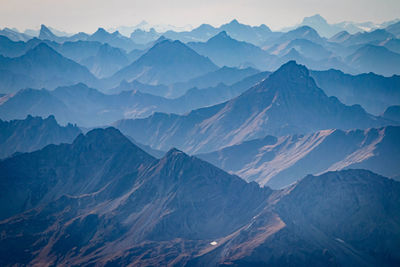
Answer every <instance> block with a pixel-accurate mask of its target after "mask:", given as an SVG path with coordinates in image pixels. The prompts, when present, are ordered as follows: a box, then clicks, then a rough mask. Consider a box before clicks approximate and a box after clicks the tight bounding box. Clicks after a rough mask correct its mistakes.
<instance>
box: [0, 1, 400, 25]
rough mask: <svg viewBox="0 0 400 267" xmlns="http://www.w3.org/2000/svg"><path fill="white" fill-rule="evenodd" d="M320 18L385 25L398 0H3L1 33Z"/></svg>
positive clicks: (398, 9)
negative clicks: (11, 29) (41, 27)
mask: <svg viewBox="0 0 400 267" xmlns="http://www.w3.org/2000/svg"><path fill="white" fill-rule="evenodd" d="M317 13H319V14H321V15H322V16H323V17H325V18H326V19H327V20H328V22H330V23H334V22H340V21H344V20H347V21H349V20H351V21H356V22H364V21H373V22H383V21H387V20H392V19H395V18H398V17H400V0H197V1H192V0H169V1H168V0H140V1H139V0H0V28H4V27H16V28H17V29H19V30H24V29H26V28H38V27H39V25H40V24H45V25H48V26H51V27H54V28H57V29H59V30H64V31H68V32H78V31H85V32H93V31H95V30H96V29H97V28H98V27H104V28H111V27H116V26H133V25H136V24H137V23H139V22H141V21H142V20H146V21H147V22H149V23H151V24H172V25H176V26H184V25H187V24H190V25H192V26H198V25H199V24H201V23H209V24H212V25H214V26H219V25H220V24H223V23H227V22H229V21H231V20H232V19H234V18H236V19H238V20H239V22H241V23H246V24H251V25H259V24H262V23H264V24H266V25H267V26H269V27H271V28H272V29H279V28H282V27H286V26H292V25H294V24H296V23H299V22H300V21H301V20H302V18H303V17H305V16H311V15H314V14H317Z"/></svg>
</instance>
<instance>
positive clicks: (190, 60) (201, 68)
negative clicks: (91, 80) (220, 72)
mask: <svg viewBox="0 0 400 267" xmlns="http://www.w3.org/2000/svg"><path fill="white" fill-rule="evenodd" d="M217 68H218V67H217V66H216V65H215V64H214V63H213V62H212V61H211V60H210V59H208V58H206V57H204V56H201V55H199V54H198V53H196V52H195V51H193V50H192V49H191V48H189V47H188V46H186V45H185V44H183V43H182V42H180V41H170V40H164V41H162V42H159V43H156V44H155V45H154V46H153V47H152V48H151V49H149V50H148V51H147V52H146V53H145V54H144V55H142V56H141V57H140V58H139V59H138V60H136V61H135V62H133V63H132V64H130V65H129V66H127V67H125V68H123V69H121V70H120V71H118V72H117V73H115V74H114V75H113V76H112V77H111V78H110V79H109V81H110V83H113V84H115V85H116V84H118V83H119V82H121V81H122V80H126V81H132V80H138V81H139V82H143V83H148V84H167V85H168V84H172V83H176V82H183V81H187V80H189V79H191V78H194V77H196V76H199V75H202V74H205V73H207V72H210V71H214V70H216V69H217Z"/></svg>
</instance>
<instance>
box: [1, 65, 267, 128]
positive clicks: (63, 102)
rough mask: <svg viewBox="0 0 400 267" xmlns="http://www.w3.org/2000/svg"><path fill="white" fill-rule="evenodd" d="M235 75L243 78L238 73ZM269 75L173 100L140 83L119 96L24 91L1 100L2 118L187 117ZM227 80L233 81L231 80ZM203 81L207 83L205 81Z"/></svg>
mask: <svg viewBox="0 0 400 267" xmlns="http://www.w3.org/2000/svg"><path fill="white" fill-rule="evenodd" d="M228 72H230V71H228ZM233 73H236V74H237V76H238V77H239V76H240V74H239V73H237V72H234V71H233ZM240 73H241V72H240ZM245 73H248V72H247V71H245ZM250 73H251V70H250ZM213 74H215V73H211V74H210V79H209V81H208V82H210V83H212V81H213V78H216V79H217V78H218V77H217V76H218V75H217V76H214V75H213ZM221 74H222V75H221V76H220V78H221V79H224V75H223V74H224V72H222V73H221ZM242 74H244V73H242ZM268 75H269V73H267V72H261V73H257V74H255V75H250V76H249V77H246V78H244V79H243V80H241V81H239V82H237V83H234V84H232V85H225V84H223V83H219V84H218V85H216V86H213V87H207V88H202V89H197V88H192V89H190V90H188V91H187V92H186V93H185V94H183V95H182V96H180V97H177V98H172V99H171V98H164V97H160V96H156V95H153V94H149V93H146V91H148V92H151V93H153V91H156V92H155V93H157V92H158V93H160V94H161V93H163V92H166V91H167V90H169V88H167V87H165V86H148V85H143V84H140V83H138V82H132V83H130V84H126V85H123V84H122V85H120V86H119V88H116V89H115V90H116V91H117V89H119V90H118V91H117V92H118V93H114V94H104V93H102V92H100V91H98V90H96V89H94V88H90V87H88V86H86V85H85V84H82V83H80V84H77V85H73V86H66V87H58V88H56V89H55V90H53V91H49V90H45V89H42V90H35V89H23V90H20V91H18V92H17V93H16V94H10V95H5V96H2V97H1V98H0V118H2V119H7V120H12V119H23V118H25V117H26V116H27V115H30V114H31V115H35V116H42V117H47V116H49V115H54V116H55V117H56V118H57V120H58V121H59V122H61V123H63V124H66V123H68V122H72V123H77V124H78V125H80V126H85V127H94V126H98V125H107V124H110V123H113V122H115V121H117V120H119V119H121V118H141V117H146V116H149V115H151V114H152V113H154V112H169V113H176V114H184V113H186V112H189V111H191V110H193V109H197V108H201V107H205V106H211V105H215V104H218V103H222V102H224V101H227V100H229V99H231V98H233V97H236V96H238V95H240V94H241V93H242V92H244V91H246V90H247V89H248V88H250V87H252V86H253V85H255V84H257V83H258V82H260V81H262V80H263V79H265V78H266V77H268ZM228 76H229V75H228ZM238 77H237V78H238ZM225 79H226V81H229V80H232V79H229V77H225ZM203 81H204V82H205V83H207V81H206V80H203ZM195 82H196V80H193V83H195ZM182 86H183V85H182ZM186 90H187V89H186ZM143 91H144V92H143Z"/></svg>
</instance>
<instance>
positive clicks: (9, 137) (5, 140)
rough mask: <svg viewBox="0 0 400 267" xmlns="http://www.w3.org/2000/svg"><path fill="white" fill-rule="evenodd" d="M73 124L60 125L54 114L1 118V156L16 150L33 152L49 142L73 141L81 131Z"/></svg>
mask: <svg viewBox="0 0 400 267" xmlns="http://www.w3.org/2000/svg"><path fill="white" fill-rule="evenodd" d="M80 132H81V131H80V129H79V128H78V127H76V126H73V125H72V124H68V125H67V126H60V125H59V124H58V123H57V121H56V120H55V118H54V116H49V117H48V118H46V119H42V118H40V117H32V116H28V117H27V118H26V119H24V120H12V121H2V120H0V148H1V149H0V150H1V152H0V158H5V157H8V156H11V155H12V154H14V153H16V152H31V151H34V150H38V149H40V148H43V147H45V146H46V145H48V144H60V143H71V142H72V140H74V139H75V137H76V136H78V134H79V133H80Z"/></svg>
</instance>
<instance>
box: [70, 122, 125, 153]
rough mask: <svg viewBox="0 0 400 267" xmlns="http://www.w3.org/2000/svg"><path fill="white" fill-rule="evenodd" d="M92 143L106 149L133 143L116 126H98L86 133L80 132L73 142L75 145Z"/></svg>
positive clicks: (89, 144)
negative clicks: (103, 127)
mask: <svg viewBox="0 0 400 267" xmlns="http://www.w3.org/2000/svg"><path fill="white" fill-rule="evenodd" d="M92 144H96V146H99V147H103V148H106V149H112V148H114V149H116V148H117V147H124V146H127V145H133V144H132V143H131V142H130V141H129V140H128V138H126V137H125V136H124V135H123V134H122V133H121V132H120V131H119V130H117V129H115V128H114V127H108V128H105V129H102V128H97V129H94V130H91V131H89V132H88V133H86V135H84V134H80V135H79V136H78V137H77V138H76V139H75V140H74V142H73V145H74V146H85V145H86V146H91V145H92Z"/></svg>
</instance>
